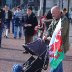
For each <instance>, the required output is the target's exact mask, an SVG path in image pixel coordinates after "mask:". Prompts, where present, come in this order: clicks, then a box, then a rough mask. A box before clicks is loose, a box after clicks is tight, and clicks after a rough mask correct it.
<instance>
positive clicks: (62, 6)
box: [62, 0, 63, 9]
mask: <svg viewBox="0 0 72 72" xmlns="http://www.w3.org/2000/svg"><path fill="white" fill-rule="evenodd" d="M62 9H63V0H62Z"/></svg>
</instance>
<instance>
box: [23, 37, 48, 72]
mask: <svg viewBox="0 0 72 72" xmlns="http://www.w3.org/2000/svg"><path fill="white" fill-rule="evenodd" d="M23 47H24V48H25V50H27V51H28V52H29V53H30V54H31V55H32V56H31V57H30V58H29V59H28V60H27V61H26V62H25V63H24V64H23V66H22V67H23V70H22V72H41V71H42V69H44V70H46V69H47V67H48V63H49V57H48V45H46V43H45V42H44V41H43V40H42V39H41V38H39V39H37V40H36V41H34V42H32V43H29V44H27V45H25V46H23ZM34 56H37V57H34Z"/></svg>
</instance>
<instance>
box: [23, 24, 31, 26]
mask: <svg viewBox="0 0 72 72" xmlns="http://www.w3.org/2000/svg"><path fill="white" fill-rule="evenodd" d="M24 26H25V27H30V26H32V25H31V24H25V25H24Z"/></svg>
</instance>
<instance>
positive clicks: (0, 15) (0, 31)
mask: <svg viewBox="0 0 72 72" xmlns="http://www.w3.org/2000/svg"><path fill="white" fill-rule="evenodd" d="M3 17H4V11H3V10H2V9H1V8H0V48H1V40H2V24H3Z"/></svg>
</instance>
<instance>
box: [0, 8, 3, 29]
mask: <svg viewBox="0 0 72 72" xmlns="http://www.w3.org/2000/svg"><path fill="white" fill-rule="evenodd" d="M3 21H4V11H3V10H2V9H0V28H1V27H2V22H3Z"/></svg>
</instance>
